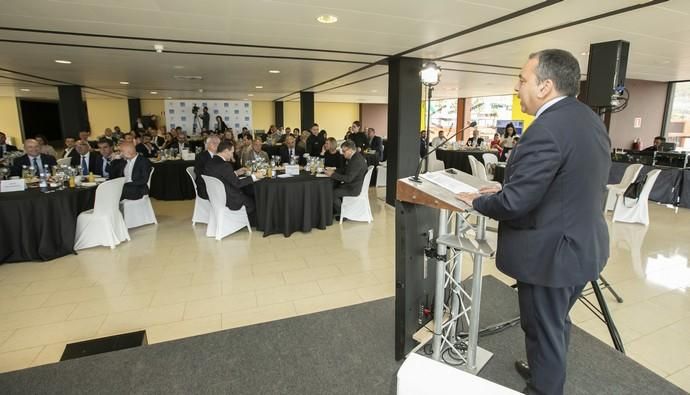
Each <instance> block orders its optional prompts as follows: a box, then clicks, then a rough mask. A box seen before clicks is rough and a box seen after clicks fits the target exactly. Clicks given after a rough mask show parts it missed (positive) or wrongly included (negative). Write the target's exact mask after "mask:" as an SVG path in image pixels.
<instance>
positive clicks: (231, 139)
mask: <svg viewBox="0 0 690 395" xmlns="http://www.w3.org/2000/svg"><path fill="white" fill-rule="evenodd" d="M222 139H223V141H227V142H228V143H230V144H232V145H233V147H235V151H237V142H236V141H235V133H233V132H232V129H229V130H226V131H225V133H224V134H223V136H222Z"/></svg>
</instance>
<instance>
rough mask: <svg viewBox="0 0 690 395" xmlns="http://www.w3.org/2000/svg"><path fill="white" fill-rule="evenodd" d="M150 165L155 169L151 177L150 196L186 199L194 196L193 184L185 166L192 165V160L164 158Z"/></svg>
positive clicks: (159, 198) (163, 198)
mask: <svg viewBox="0 0 690 395" xmlns="http://www.w3.org/2000/svg"><path fill="white" fill-rule="evenodd" d="M151 165H152V166H153V168H154V169H155V171H154V172H153V177H151V190H150V191H149V196H150V197H152V198H155V199H158V200H188V199H194V198H195V197H196V191H195V190H194V184H192V180H191V179H190V178H189V174H187V167H190V166H191V167H194V161H193V160H166V161H163V162H157V163H151Z"/></svg>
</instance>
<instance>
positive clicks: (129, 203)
mask: <svg viewBox="0 0 690 395" xmlns="http://www.w3.org/2000/svg"><path fill="white" fill-rule="evenodd" d="M154 170H156V169H154V168H151V172H150V173H149V181H148V183H147V184H148V187H149V190H150V189H151V177H152V176H153V171H154ZM120 205H121V206H122V212H123V213H124V217H125V224H127V229H131V228H136V227H138V226H142V225H148V224H157V223H158V221H157V220H156V213H155V212H153V206H151V199H149V195H144V196H142V198H141V199H137V200H127V199H125V200H123V201H122V202H120Z"/></svg>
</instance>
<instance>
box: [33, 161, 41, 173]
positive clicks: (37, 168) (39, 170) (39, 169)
mask: <svg viewBox="0 0 690 395" xmlns="http://www.w3.org/2000/svg"><path fill="white" fill-rule="evenodd" d="M34 169H35V170H36V174H41V168H40V167H38V161H37V160H36V158H34Z"/></svg>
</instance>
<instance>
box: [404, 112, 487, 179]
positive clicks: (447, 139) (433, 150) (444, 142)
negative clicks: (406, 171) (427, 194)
mask: <svg viewBox="0 0 690 395" xmlns="http://www.w3.org/2000/svg"><path fill="white" fill-rule="evenodd" d="M475 126H477V122H474V121H473V122H472V123H470V124H469V125H467V126H466V127H464V128H462V129H460V130H458V131H457V132H455V133H453V134H452V135H450V136H448V137H447V138H446V139H445V140H443V142H442V143H441V144H439V145H437V146H436V147H434V149H432V150H431V151H427V153H426V155H424V156H423V157H422V159H420V160H419V164H418V165H417V171H416V172H415V174H414V176H412V177H410V178H409V180H410V181H412V182H416V183H421V182H422V180H421V179H420V178H419V172H420V171H421V170H422V163H424V160H425V159H427V158H428V157H429V155H431V154H432V153H433V152H436V150H437V149H439V148H441V147H442V146H443V145H444V144H446V143H447V142H448V141H450V139H452V138H454V137H455V136H457V135H458V134H460V132H464V131H465V130H467V129H469V128H473V127H475ZM428 133H429V132H428V131H427V136H428V135H429V134H428ZM427 147H428V146H427Z"/></svg>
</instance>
